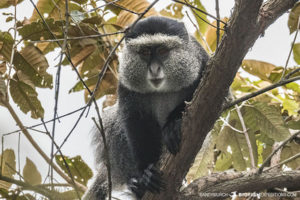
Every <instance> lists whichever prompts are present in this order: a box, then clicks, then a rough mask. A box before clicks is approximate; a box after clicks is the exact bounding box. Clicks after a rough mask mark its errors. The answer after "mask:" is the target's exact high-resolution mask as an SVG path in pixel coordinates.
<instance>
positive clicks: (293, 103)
mask: <svg viewBox="0 0 300 200" xmlns="http://www.w3.org/2000/svg"><path fill="white" fill-rule="evenodd" d="M281 99H282V107H283V108H282V109H283V110H287V111H288V113H289V115H297V114H298V111H299V110H300V107H299V102H297V100H295V99H290V98H289V97H288V96H287V95H286V97H285V98H281Z"/></svg>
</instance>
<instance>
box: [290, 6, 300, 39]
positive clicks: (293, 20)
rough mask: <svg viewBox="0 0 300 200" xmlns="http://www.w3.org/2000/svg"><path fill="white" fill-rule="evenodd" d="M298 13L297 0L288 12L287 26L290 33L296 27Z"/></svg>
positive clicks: (299, 8)
mask: <svg viewBox="0 0 300 200" xmlns="http://www.w3.org/2000/svg"><path fill="white" fill-rule="evenodd" d="M299 14H300V2H297V3H296V4H295V6H294V7H293V9H292V10H291V12H290V14H289V19H288V27H289V29H290V34H292V33H293V32H294V31H295V30H296V29H297V25H298V19H299Z"/></svg>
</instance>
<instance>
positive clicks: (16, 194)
mask: <svg viewBox="0 0 300 200" xmlns="http://www.w3.org/2000/svg"><path fill="white" fill-rule="evenodd" d="M0 197H1V199H6V200H36V198H35V197H33V196H32V195H31V194H28V193H27V194H24V192H20V189H19V188H17V189H14V190H9V191H8V190H6V189H4V188H0Z"/></svg>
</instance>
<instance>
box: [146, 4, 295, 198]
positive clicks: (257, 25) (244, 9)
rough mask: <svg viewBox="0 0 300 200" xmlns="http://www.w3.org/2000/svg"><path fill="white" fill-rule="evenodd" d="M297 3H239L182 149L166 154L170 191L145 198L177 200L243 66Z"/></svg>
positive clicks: (191, 113)
mask: <svg viewBox="0 0 300 200" xmlns="http://www.w3.org/2000/svg"><path fill="white" fill-rule="evenodd" d="M296 2H297V0H269V1H267V2H265V3H264V4H263V0H251V1H249V0H236V1H235V7H234V10H233V13H232V16H231V18H230V21H229V23H228V27H227V29H226V32H225V33H224V36H223V38H222V40H221V42H220V45H219V47H218V48H217V50H216V53H215V55H214V56H213V57H212V58H211V59H210V60H209V61H208V63H207V70H206V71H205V74H204V76H203V78H202V81H201V83H200V85H199V86H198V88H197V90H196V92H195V94H194V98H193V100H192V102H191V103H188V105H187V108H186V113H185V114H184V117H183V123H182V132H183V135H182V144H181V150H180V152H179V153H178V154H177V155H176V156H172V155H170V154H168V153H164V154H163V155H162V158H163V160H162V167H161V168H162V171H163V174H164V175H163V178H164V180H165V182H166V183H168V184H167V185H166V189H165V191H164V192H163V193H161V194H159V195H153V194H149V193H147V194H146V195H145V196H144V198H143V199H144V200H145V199H147V200H148V199H176V198H175V196H176V193H178V191H179V188H180V187H181V185H182V180H183V179H184V177H185V175H186V173H187V171H188V170H189V167H190V165H191V164H192V162H193V161H194V158H195V156H196V154H197V152H198V151H199V150H200V148H201V146H202V143H203V141H204V139H205V136H206V135H207V133H208V132H209V131H210V129H211V128H212V127H213V124H214V122H215V121H216V120H217V119H218V117H219V115H220V112H221V110H222V104H223V101H224V99H225V97H226V96H227V93H228V88H229V86H230V85H231V83H232V81H233V79H234V77H235V74H236V72H237V70H238V68H239V67H240V64H241V62H242V60H243V58H244V57H245V55H246V53H247V52H248V50H249V48H251V47H252V46H253V44H254V42H255V41H256V40H257V38H258V37H259V36H260V35H261V34H262V33H263V32H264V31H265V29H266V28H267V27H268V26H269V25H270V24H272V23H273V22H274V21H275V20H276V19H277V18H278V17H279V16H281V15H282V14H283V13H284V12H286V11H287V10H288V9H289V8H291V7H292V6H293V5H294V4H295V3H296Z"/></svg>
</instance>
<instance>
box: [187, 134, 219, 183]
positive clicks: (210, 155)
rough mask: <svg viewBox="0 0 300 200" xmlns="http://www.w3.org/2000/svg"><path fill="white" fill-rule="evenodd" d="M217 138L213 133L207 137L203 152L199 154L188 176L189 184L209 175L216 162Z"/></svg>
mask: <svg viewBox="0 0 300 200" xmlns="http://www.w3.org/2000/svg"><path fill="white" fill-rule="evenodd" d="M215 138H216V135H215V136H214V135H213V134H211V133H209V134H208V135H207V136H206V138H205V140H204V142H203V145H202V147H201V150H200V151H199V153H198V154H197V156H196V158H195V161H194V163H193V165H192V167H191V168H190V170H189V172H188V174H187V175H186V179H187V180H188V182H191V181H192V180H195V179H197V178H199V177H201V176H205V175H208V173H209V169H210V168H212V166H213V161H214V146H215V141H214V140H215Z"/></svg>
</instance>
